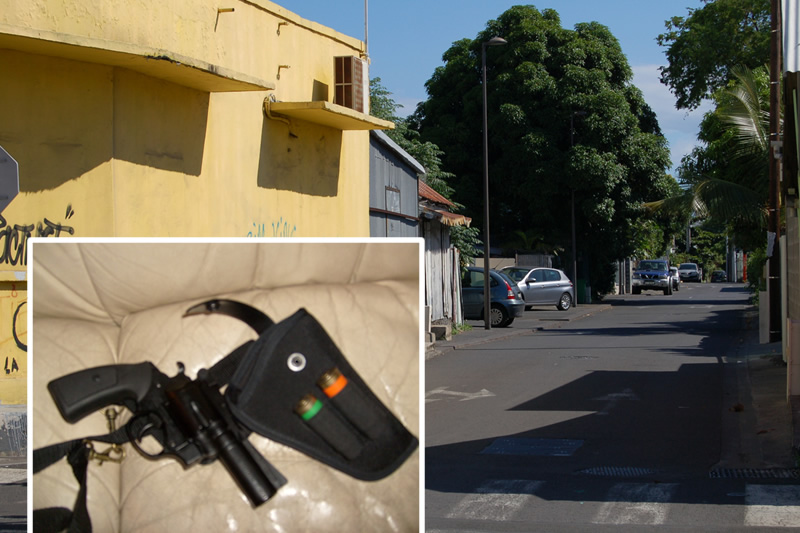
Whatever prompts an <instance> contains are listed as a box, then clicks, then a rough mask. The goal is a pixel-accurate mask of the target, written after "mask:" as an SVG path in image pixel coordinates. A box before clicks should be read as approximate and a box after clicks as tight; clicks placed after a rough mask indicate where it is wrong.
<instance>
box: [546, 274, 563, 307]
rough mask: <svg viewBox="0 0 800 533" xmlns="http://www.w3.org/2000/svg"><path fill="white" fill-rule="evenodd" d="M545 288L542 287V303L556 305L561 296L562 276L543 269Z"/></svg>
mask: <svg viewBox="0 0 800 533" xmlns="http://www.w3.org/2000/svg"><path fill="white" fill-rule="evenodd" d="M543 270H544V272H543V273H542V274H543V275H544V286H543V287H542V303H543V304H548V305H549V304H554V303H556V302H557V301H558V298H559V297H560V296H561V275H560V274H559V273H558V271H557V270H553V269H551V268H545V269H543Z"/></svg>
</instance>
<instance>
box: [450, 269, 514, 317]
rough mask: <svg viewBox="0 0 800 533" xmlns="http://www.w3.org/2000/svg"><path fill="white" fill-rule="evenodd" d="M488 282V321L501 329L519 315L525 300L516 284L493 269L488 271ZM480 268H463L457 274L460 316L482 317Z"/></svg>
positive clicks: (481, 275)
mask: <svg viewBox="0 0 800 533" xmlns="http://www.w3.org/2000/svg"><path fill="white" fill-rule="evenodd" d="M489 277H490V278H491V284H490V285H489V291H490V292H489V294H490V297H491V300H490V305H491V311H490V313H491V317H490V320H491V324H492V327H496V328H504V327H507V326H509V325H511V323H512V322H514V319H515V318H517V317H520V316H522V313H523V311H524V310H525V301H524V300H523V299H522V293H521V292H520V290H519V288H518V287H517V285H516V284H515V283H514V282H513V281H512V280H511V279H510V278H509V277H508V276H506V275H505V274H502V273H500V272H497V271H496V270H490V271H489ZM483 287H484V285H483V269H482V268H479V267H467V270H466V271H465V272H464V273H463V274H462V275H461V299H462V303H463V307H464V318H466V319H469V320H483V311H484V305H483Z"/></svg>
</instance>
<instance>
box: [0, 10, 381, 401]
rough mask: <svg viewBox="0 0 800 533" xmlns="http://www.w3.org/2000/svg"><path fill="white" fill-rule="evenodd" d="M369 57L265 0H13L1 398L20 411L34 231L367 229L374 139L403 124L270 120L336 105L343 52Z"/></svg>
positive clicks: (336, 232) (328, 118) (122, 233)
mask: <svg viewBox="0 0 800 533" xmlns="http://www.w3.org/2000/svg"><path fill="white" fill-rule="evenodd" d="M363 49H364V45H363V43H362V42H361V41H360V40H358V39H354V38H351V37H348V36H345V35H342V34H340V33H338V32H336V31H334V30H332V29H330V28H326V27H323V26H321V25H319V24H316V23H314V22H311V21H307V20H305V19H302V18H300V17H298V16H297V15H295V14H293V13H291V12H289V11H287V10H286V9H284V8H282V7H280V6H278V5H276V4H273V3H271V2H268V1H265V0H247V1H243V0H232V1H230V2H227V3H224V5H221V4H220V5H217V4H209V3H208V2H200V1H197V0H160V1H155V0H130V1H125V2H107V1H101V0H8V1H7V2H5V3H4V6H3V9H2V10H0V72H2V73H3V83H0V146H2V147H3V148H4V149H5V150H6V151H8V152H9V153H10V154H11V155H12V157H14V159H16V161H17V162H18V164H19V184H20V194H19V195H18V196H17V197H16V198H15V199H14V200H13V201H12V202H11V203H10V205H9V206H8V207H6V208H5V209H4V210H3V211H2V213H0V239H1V240H2V243H3V246H2V247H1V248H0V251H2V255H1V256H0V320H2V323H1V324H0V327H2V329H3V331H4V333H5V335H4V336H3V337H0V348H2V351H0V364H3V361H4V360H5V358H6V357H9V361H13V360H16V363H17V366H18V367H19V369H18V370H16V369H15V370H14V372H9V373H7V374H6V373H2V372H0V403H2V404H8V403H25V387H24V383H25V380H26V376H25V374H26V368H27V365H26V364H24V361H25V359H26V358H25V350H26V346H25V343H24V342H23V343H19V342H16V341H15V335H17V334H19V333H25V334H26V328H25V327H24V320H22V321H20V320H19V315H17V319H16V321H15V320H14V316H15V312H16V309H18V308H19V307H20V306H23V307H24V304H25V302H26V300H27V297H26V294H27V282H26V274H25V270H26V265H27V261H26V257H25V254H26V248H27V246H26V245H27V240H28V239H29V238H31V237H36V236H42V237H54V238H63V237H70V236H75V237H114V236H119V237H150V236H155V237H159V236H165V237H166V236H170V237H176V236H180V237H184V236H186V237H248V236H251V237H326V236H337V237H346V236H353V237H359V236H369V132H368V130H369V129H374V128H385V127H391V124H390V123H386V122H385V121H379V120H377V119H374V118H373V117H369V116H368V115H364V114H363V113H355V112H353V113H349V111H350V110H347V111H348V113H349V114H348V113H341V112H340V111H337V110H334V112H330V111H329V110H324V111H312V112H311V113H310V114H307V115H303V116H302V118H299V116H295V115H292V116H286V115H281V114H280V113H271V112H268V110H267V109H265V107H266V102H267V101H274V102H279V103H281V102H284V103H285V102H300V103H304V105H307V106H308V105H309V103H319V102H332V101H333V93H334V91H333V88H334V69H333V63H334V59H333V58H334V57H335V56H356V57H360V56H362V55H363ZM367 88H368V84H367V87H366V88H365V90H367ZM367 98H368V96H367ZM334 107H335V106H334ZM270 115H271V116H270ZM22 316H24V314H23V315H22ZM15 328H16V329H15ZM15 332H16V333H15ZM17 337H18V335H17ZM20 345H22V347H20ZM11 365H12V364H11V362H9V368H10V367H11ZM3 380H12V381H14V380H16V381H18V382H19V384H21V385H20V386H17V385H14V386H6V385H7V384H6V383H4V382H3ZM16 381H15V382H16Z"/></svg>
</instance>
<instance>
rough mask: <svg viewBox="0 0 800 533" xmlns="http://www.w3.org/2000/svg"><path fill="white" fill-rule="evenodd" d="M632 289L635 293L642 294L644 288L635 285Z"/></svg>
mask: <svg viewBox="0 0 800 533" xmlns="http://www.w3.org/2000/svg"><path fill="white" fill-rule="evenodd" d="M632 291H633V294H642V289H640V288H639V287H634V288H633V289H632Z"/></svg>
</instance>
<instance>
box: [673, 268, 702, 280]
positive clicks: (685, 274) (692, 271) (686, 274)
mask: <svg viewBox="0 0 800 533" xmlns="http://www.w3.org/2000/svg"><path fill="white" fill-rule="evenodd" d="M678 274H679V275H680V277H681V281H696V282H697V283H701V282H702V281H703V271H702V270H700V267H698V266H697V263H681V264H680V266H679V267H678Z"/></svg>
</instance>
